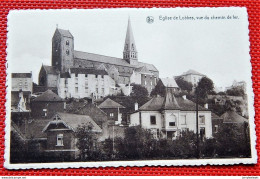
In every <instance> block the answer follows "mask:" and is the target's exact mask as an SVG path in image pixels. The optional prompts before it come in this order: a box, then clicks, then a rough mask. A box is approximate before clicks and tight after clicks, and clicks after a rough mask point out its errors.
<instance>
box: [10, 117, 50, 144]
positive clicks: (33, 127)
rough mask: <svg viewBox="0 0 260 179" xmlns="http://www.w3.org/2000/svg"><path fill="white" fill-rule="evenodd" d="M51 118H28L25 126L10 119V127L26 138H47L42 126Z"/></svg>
mask: <svg viewBox="0 0 260 179" xmlns="http://www.w3.org/2000/svg"><path fill="white" fill-rule="evenodd" d="M50 121H52V120H51V119H37V120H29V121H28V123H26V124H27V126H26V127H25V125H24V123H22V125H20V126H18V125H16V124H14V122H13V121H12V127H14V128H15V130H16V131H19V133H20V134H23V136H24V137H25V138H26V139H35V140H37V139H47V136H46V133H43V132H42V130H43V128H44V127H45V126H46V125H47V124H48V123H49V122H50Z"/></svg>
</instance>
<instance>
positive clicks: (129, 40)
mask: <svg viewBox="0 0 260 179" xmlns="http://www.w3.org/2000/svg"><path fill="white" fill-rule="evenodd" d="M125 44H128V46H127V48H126V47H125V49H124V51H130V50H131V48H132V46H131V45H133V46H134V50H135V51H136V46H135V40H134V35H133V31H132V26H131V21H130V18H129V19H128V25H127V32H126V37H125Z"/></svg>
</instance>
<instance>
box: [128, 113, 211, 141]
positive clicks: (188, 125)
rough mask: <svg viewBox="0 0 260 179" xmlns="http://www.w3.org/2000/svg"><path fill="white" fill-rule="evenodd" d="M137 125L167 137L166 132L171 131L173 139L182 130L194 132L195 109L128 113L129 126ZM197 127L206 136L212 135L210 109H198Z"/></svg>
mask: <svg viewBox="0 0 260 179" xmlns="http://www.w3.org/2000/svg"><path fill="white" fill-rule="evenodd" d="M154 120H155V122H154ZM138 125H140V126H141V127H143V128H145V129H150V130H151V131H153V132H155V131H156V132H157V131H159V132H160V133H161V134H162V136H163V137H169V136H167V134H168V133H171V135H172V136H171V137H172V138H173V139H174V138H175V137H177V136H178V134H179V132H180V131H182V130H187V129H188V130H190V131H194V132H196V111H180V110H164V111H162V112H159V111H138V112H135V113H133V114H131V115H130V126H138ZM199 129H200V131H205V137H206V138H211V137H212V121H211V111H199ZM157 135H158V134H157ZM168 135H169V134H168Z"/></svg>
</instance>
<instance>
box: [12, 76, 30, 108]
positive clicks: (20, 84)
mask: <svg viewBox="0 0 260 179" xmlns="http://www.w3.org/2000/svg"><path fill="white" fill-rule="evenodd" d="M11 78H12V89H11V111H12V112H29V111H30V97H31V95H32V93H33V88H32V86H33V81H32V72H31V73H12V74H11Z"/></svg>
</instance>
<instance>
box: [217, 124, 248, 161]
mask: <svg viewBox="0 0 260 179" xmlns="http://www.w3.org/2000/svg"><path fill="white" fill-rule="evenodd" d="M247 129H248V126H247V123H244V124H231V123H228V124H225V123H222V124H221V125H220V126H219V131H218V132H217V133H216V134H215V140H216V153H217V154H218V155H219V157H227V156H229V157H230V156H233V157H241V156H243V157H249V156H250V138H249V131H248V130H247Z"/></svg>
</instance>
